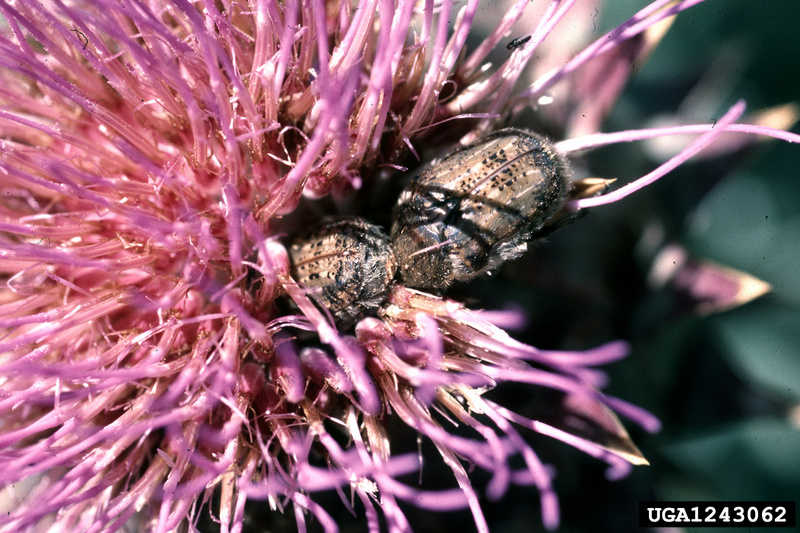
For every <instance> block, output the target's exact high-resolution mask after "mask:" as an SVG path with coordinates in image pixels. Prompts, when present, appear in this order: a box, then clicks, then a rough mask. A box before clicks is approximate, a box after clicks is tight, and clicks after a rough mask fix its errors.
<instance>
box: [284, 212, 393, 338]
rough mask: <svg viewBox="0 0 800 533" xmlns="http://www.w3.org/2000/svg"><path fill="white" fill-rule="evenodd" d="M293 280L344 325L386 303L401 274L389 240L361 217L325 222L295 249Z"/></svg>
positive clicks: (292, 251)
mask: <svg viewBox="0 0 800 533" xmlns="http://www.w3.org/2000/svg"><path fill="white" fill-rule="evenodd" d="M289 259H290V262H291V268H292V276H293V277H294V279H295V280H296V281H297V282H298V283H300V284H301V285H303V286H304V287H306V288H308V289H310V291H309V295H310V296H312V298H314V299H316V300H317V301H318V302H319V303H320V304H322V305H323V306H325V307H326V308H327V309H328V310H329V311H330V312H331V313H332V314H333V316H334V317H335V318H336V319H337V321H338V322H339V323H340V325H343V326H346V325H350V324H352V323H353V322H354V321H355V320H357V319H358V318H361V317H362V316H364V315H365V314H367V313H368V312H370V311H373V310H374V309H376V308H377V307H378V306H380V305H381V304H382V303H383V300H384V298H385V296H386V293H387V292H388V290H389V288H390V287H391V285H392V282H393V280H394V276H395V273H396V271H397V261H396V260H395V257H394V253H393V252H392V248H391V243H390V241H389V237H388V236H387V235H386V234H385V233H384V232H383V230H382V229H381V228H379V227H378V226H376V225H374V224H370V223H369V222H366V221H365V220H362V219H360V218H357V217H342V218H338V219H328V220H324V221H323V222H322V223H320V224H319V225H317V226H316V227H314V228H312V229H311V231H309V232H307V233H305V234H303V235H301V236H299V237H298V238H296V239H295V240H294V241H293V242H292V244H291V246H290V247H289Z"/></svg>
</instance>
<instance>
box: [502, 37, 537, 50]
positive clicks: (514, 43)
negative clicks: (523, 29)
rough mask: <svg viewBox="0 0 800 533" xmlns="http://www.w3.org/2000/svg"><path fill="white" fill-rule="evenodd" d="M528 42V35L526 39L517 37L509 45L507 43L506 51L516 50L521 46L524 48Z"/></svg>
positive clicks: (529, 38)
mask: <svg viewBox="0 0 800 533" xmlns="http://www.w3.org/2000/svg"><path fill="white" fill-rule="evenodd" d="M530 40H531V36H530V35H528V36H527V37H518V38H516V39H514V40H513V41H511V42H510V43H508V44H507V45H506V49H507V50H516V49H517V48H522V47H523V46H525V43H527V42H528V41H530Z"/></svg>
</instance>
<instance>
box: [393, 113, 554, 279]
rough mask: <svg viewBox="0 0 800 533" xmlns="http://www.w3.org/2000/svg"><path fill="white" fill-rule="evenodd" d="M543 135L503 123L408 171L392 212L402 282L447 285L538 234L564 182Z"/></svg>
mask: <svg viewBox="0 0 800 533" xmlns="http://www.w3.org/2000/svg"><path fill="white" fill-rule="evenodd" d="M568 174H569V172H568V167H567V164H566V162H565V161H564V159H563V158H562V157H561V156H560V155H559V154H558V153H557V152H556V151H555V149H554V148H553V146H552V144H551V143H550V142H549V141H547V140H546V139H545V138H544V137H542V136H540V135H537V134H535V133H532V132H528V131H524V130H520V129H516V128H507V129H503V130H499V131H497V132H494V133H492V134H489V135H487V136H485V137H483V138H481V139H479V140H478V141H476V142H474V143H472V144H470V145H468V146H465V147H462V148H459V149H457V150H455V151H454V152H452V153H451V154H449V155H448V156H446V157H445V158H444V159H442V160H441V161H439V162H438V163H436V164H434V165H432V166H430V167H428V168H427V169H425V170H423V171H422V172H420V173H419V174H417V175H415V176H414V177H413V178H412V179H411V181H410V182H409V183H408V185H407V186H406V188H405V190H404V191H403V192H402V193H401V195H400V198H399V199H398V203H397V205H396V206H395V210H394V213H393V223H392V230H391V238H392V247H393V249H394V253H395V256H396V258H397V261H398V266H399V270H400V276H401V279H402V281H403V283H404V284H406V285H408V286H411V287H416V288H427V289H440V290H443V289H446V288H447V287H449V286H450V285H451V284H452V283H453V282H455V281H467V280H469V279H471V278H474V277H475V276H478V275H480V274H483V273H485V272H489V271H492V270H494V269H495V268H497V267H498V266H499V265H500V264H501V263H503V262H504V261H507V260H509V259H513V258H515V257H518V256H520V255H521V254H522V253H524V252H525V251H526V250H527V243H528V241H530V240H532V239H535V238H538V237H540V236H542V232H549V231H550V229H549V228H548V229H544V228H545V225H546V224H547V222H548V221H549V220H550V219H551V217H552V216H553V215H554V214H555V213H556V212H557V211H558V210H559V209H560V208H561V206H562V204H563V201H564V198H565V197H566V196H567V193H568V191H569V188H570V185H569V180H568Z"/></svg>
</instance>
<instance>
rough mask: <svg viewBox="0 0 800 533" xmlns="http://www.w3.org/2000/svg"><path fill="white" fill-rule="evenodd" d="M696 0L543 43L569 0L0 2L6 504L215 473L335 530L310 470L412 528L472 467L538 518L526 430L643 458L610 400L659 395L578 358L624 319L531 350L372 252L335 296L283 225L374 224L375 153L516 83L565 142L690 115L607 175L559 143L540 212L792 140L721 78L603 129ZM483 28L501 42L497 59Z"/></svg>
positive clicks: (177, 509)
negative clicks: (554, 187)
mask: <svg viewBox="0 0 800 533" xmlns="http://www.w3.org/2000/svg"><path fill="white" fill-rule="evenodd" d="M699 2H700V0H686V1H678V2H667V1H664V0H658V1H655V2H652V3H651V4H650V5H648V6H647V7H645V8H644V9H643V10H642V11H640V12H639V13H637V14H635V15H634V16H633V17H632V18H631V19H629V20H628V21H626V22H625V23H623V24H622V25H621V26H619V27H618V28H616V29H614V30H613V31H612V32H610V33H609V34H607V35H605V36H603V37H601V38H599V39H597V40H595V41H594V43H591V44H588V45H587V46H586V47H585V48H583V49H582V50H580V51H576V52H574V54H573V55H572V57H571V59H569V60H568V61H565V62H564V61H559V58H557V56H556V55H555V54H556V53H557V52H558V53H560V50H561V49H562V47H560V45H559V44H558V35H559V32H560V31H561V26H560V25H559V23H560V22H561V21H562V20H563V19H564V17H565V16H566V15H567V13H568V12H569V11H570V10H573V9H581V7H579V6H577V5H576V2H574V1H558V2H551V3H548V4H543V6H544V7H542V11H541V13H538V14H537V17H538V18H537V19H536V20H537V22H536V24H535V26H532V27H530V28H528V31H527V32H526V34H525V35H523V36H520V37H518V38H515V39H514V40H513V41H511V38H510V37H509V33H510V31H511V30H512V27H515V26H514V25H515V23H516V22H517V21H518V20H519V19H520V17H521V16H522V15H523V13H524V12H525V9H528V3H529V2H528V1H527V0H523V1H519V2H516V3H514V4H512V6H511V8H510V9H509V10H508V12H507V13H506V14H505V15H504V16H503V17H502V18H501V19H500V20H499V21H495V24H496V25H495V27H493V28H492V29H491V30H490V31H489V32H488V35H486V36H485V37H484V38H483V39H482V40H481V42H480V44H478V45H477V47H474V48H472V47H470V46H468V45H467V38H468V36H470V33H471V31H472V27H473V25H474V24H475V23H476V20H477V17H478V16H479V14H480V13H481V11H480V9H481V8H480V7H479V3H478V1H477V0H471V1H468V2H466V3H464V4H463V5H454V4H453V3H452V2H450V1H443V2H440V3H433V2H426V3H422V4H420V3H417V2H410V1H406V0H397V1H396V2H393V1H389V0H379V1H368V0H365V1H364V2H361V3H360V4H358V5H354V4H352V3H347V2H344V3H337V2H327V3H326V2H322V1H318V0H308V1H297V0H288V1H285V2H274V1H269V0H267V1H262V2H256V1H251V2H228V1H222V2H209V1H205V0H201V1H198V2H194V3H190V2H186V1H182V0H170V1H162V2H159V1H149V0H137V1H133V2H114V1H111V0H100V1H95V2H83V1H77V2H61V1H57V0H56V1H53V2H48V3H46V5H43V4H41V3H39V2H34V1H29V0H18V1H15V2H9V3H2V4H0V10H1V12H2V17H3V19H4V22H3V24H2V27H1V29H0V32H1V33H0V144H1V145H2V150H1V152H2V154H1V155H0V183H1V184H2V192H3V195H2V199H0V217H2V218H0V239H2V244H1V245H0V276H2V281H3V284H2V287H0V331H1V332H2V335H0V383H2V387H1V388H0V449H2V453H1V454H0V479H1V480H2V483H3V486H4V487H6V489H5V493H4V498H3V500H4V501H3V505H4V506H5V508H4V524H3V525H2V526H0V528H2V531H23V530H29V531H38V530H45V529H46V528H48V527H50V528H51V530H54V531H55V530H59V531H67V530H74V531H77V530H81V531H117V530H119V529H121V528H123V527H129V528H134V529H137V530H141V531H172V530H175V529H178V528H188V529H194V528H196V526H197V524H198V521H199V520H200V517H201V514H203V513H204V512H205V510H203V511H202V513H201V508H202V507H203V506H204V505H205V504H207V503H208V502H211V501H214V504H213V505H211V507H212V508H211V509H210V511H211V516H212V517H213V520H215V521H217V522H219V524H220V527H221V530H222V531H241V530H242V527H243V523H244V521H245V511H244V509H245V502H246V501H247V500H263V501H265V502H266V503H265V505H269V506H270V508H271V509H273V510H275V511H276V512H286V511H291V513H293V515H294V518H295V520H296V521H297V525H298V529H299V530H301V531H302V530H305V528H306V526H307V522H310V521H316V522H319V523H320V524H321V525H322V527H323V528H324V529H325V530H326V531H334V530H336V529H337V526H336V523H335V521H334V520H333V518H332V516H331V514H330V512H329V510H328V509H325V508H324V507H323V506H322V505H320V503H318V501H317V500H316V499H315V496H316V495H317V494H318V493H319V492H321V491H336V492H338V494H339V495H340V496H341V501H342V505H343V506H345V507H346V508H351V509H355V510H356V511H357V512H358V513H359V514H362V515H364V516H365V517H366V521H367V524H368V526H369V528H370V529H371V530H379V529H381V524H382V523H383V524H385V526H386V527H388V529H389V530H391V531H403V530H407V529H409V527H410V523H409V520H408V518H407V516H406V514H405V513H406V510H407V509H408V508H409V507H408V506H409V505H410V506H412V507H413V506H416V507H419V508H426V509H431V510H436V511H447V510H451V509H459V508H465V507H466V508H469V510H470V511H471V513H472V515H473V518H474V521H475V523H476V524H477V526H478V528H479V530H481V531H485V530H487V529H488V524H487V522H486V519H485V518H484V514H483V511H482V509H481V505H480V498H481V496H482V495H484V494H485V495H486V496H487V497H488V498H490V499H492V500H494V499H498V498H501V497H502V496H503V494H504V493H505V492H506V491H507V489H508V488H509V486H511V485H533V486H535V487H536V488H537V489H538V491H539V494H540V495H541V499H540V506H541V512H542V516H543V521H544V524H545V526H546V527H547V528H549V529H553V528H555V527H556V526H557V524H558V521H559V515H558V512H559V511H558V504H557V498H556V494H555V491H554V490H553V486H552V477H553V475H554V471H553V469H552V468H550V467H548V466H547V465H545V464H544V463H543V462H542V460H541V459H540V458H539V456H538V455H537V453H536V451H535V450H534V449H533V447H532V446H531V444H530V443H529V442H528V441H527V440H526V437H525V435H526V433H531V432H535V433H539V434H542V435H546V436H548V437H551V438H553V439H556V440H560V441H563V442H565V443H567V444H569V445H571V446H574V447H575V448H578V449H579V450H581V451H584V452H585V453H587V454H589V455H592V456H595V457H597V458H599V459H601V460H603V461H605V462H607V463H608V465H609V470H608V474H609V476H610V477H612V478H617V477H620V476H623V475H625V474H626V473H627V472H628V471H629V469H630V466H631V465H632V464H643V463H646V460H645V459H644V458H643V457H642V456H641V454H640V453H639V451H638V450H637V449H636V447H635V446H634V445H633V443H632V442H631V440H630V438H629V437H628V435H627V433H626V431H625V429H624V427H623V426H622V424H621V423H620V421H619V420H618V419H617V415H616V414H615V413H617V414H619V415H622V416H623V417H625V418H628V419H630V420H632V421H633V422H634V423H636V424H638V425H640V426H643V427H644V428H645V429H646V430H648V431H655V430H657V429H658V425H659V424H658V421H657V420H656V419H655V418H654V417H653V416H652V415H650V414H648V413H646V412H645V411H643V410H641V409H639V408H637V407H635V406H633V405H630V404H628V403H626V402H624V401H621V400H619V399H616V398H613V397H610V396H608V395H605V394H603V393H601V392H600V389H601V388H602V387H603V386H604V385H605V375H604V374H603V373H602V372H601V371H600V370H597V369H596V368H595V367H596V366H598V365H602V364H605V363H608V362H611V361H614V360H617V359H620V358H622V357H624V356H625V355H626V353H627V350H628V348H627V345H626V344H625V343H624V342H621V341H613V340H610V341H609V342H608V343H607V344H604V345H602V346H599V347H587V349H586V350H584V351H547V350H540V349H536V348H533V347H531V346H528V345H525V344H523V343H521V342H518V341H516V340H514V338H512V337H511V336H510V335H509V334H507V333H506V332H505V330H504V329H502V328H501V326H504V327H506V328H507V329H511V328H513V327H514V326H515V325H519V323H520V322H521V316H520V314H519V313H515V312H497V311H494V312H490V311H473V310H470V309H468V308H467V306H466V305H465V304H464V303H461V302H459V301H456V300H455V299H451V298H448V297H447V296H441V295H438V294H431V293H429V292H424V291H421V290H416V289H413V288H410V287H409V286H406V285H404V284H403V280H402V279H399V280H398V279H397V278H396V276H395V275H394V270H393V269H391V268H389V269H388V270H387V271H386V272H387V280H386V282H385V287H384V288H383V289H382V292H380V294H378V295H374V297H373V298H372V300H370V304H369V305H366V306H363V309H361V308H359V309H358V312H353V313H351V314H352V315H353V316H352V317H351V318H353V320H352V323H351V324H344V323H343V322H342V321H341V320H339V318H340V317H337V316H334V315H335V313H333V312H332V311H334V310H333V309H331V307H332V306H333V304H332V303H330V301H327V302H326V300H325V299H324V298H322V297H321V293H320V291H319V289H318V288H315V287H314V286H313V284H312V283H304V282H303V280H300V279H297V278H298V276H297V273H296V272H297V271H296V270H293V264H292V261H291V260H290V254H289V251H288V250H287V248H289V243H290V242H292V239H294V238H296V236H297V235H299V234H301V233H302V232H304V231H306V230H307V229H308V228H310V227H312V226H313V225H315V224H316V223H317V222H318V221H319V220H320V219H322V218H323V217H324V216H325V215H334V214H336V215H342V214H348V215H358V216H361V217H364V218H370V219H373V220H372V222H374V223H377V224H387V223H388V222H389V221H388V217H387V216H386V215H385V214H382V213H381V210H382V209H384V208H386V207H387V206H391V205H393V203H394V200H395V199H396V197H397V195H396V194H395V192H396V191H395V189H398V190H399V184H400V179H399V178H398V177H397V176H398V172H397V171H398V170H404V169H405V165H411V164H414V158H415V157H416V158H419V159H425V160H427V159H429V156H430V157H432V156H441V155H443V152H442V150H440V147H442V146H450V147H452V146H455V145H457V144H458V143H459V142H461V143H462V144H466V143H468V142H472V141H474V140H475V139H477V138H480V137H481V136H482V135H483V134H485V133H488V132H490V131H493V130H496V129H498V128H499V127H500V125H501V124H504V123H505V122H506V121H508V120H513V119H514V118H515V117H518V116H519V114H520V113H521V112H523V111H524V110H527V111H528V112H529V111H530V110H534V111H536V112H537V113H539V114H540V116H541V117H542V118H543V120H542V121H543V122H549V123H551V124H554V125H557V126H558V128H559V129H560V133H561V134H563V136H564V137H565V138H564V140H561V141H559V142H557V143H555V144H554V146H555V150H557V151H558V152H559V153H560V154H561V155H562V156H563V157H567V158H568V157H570V156H571V155H574V154H575V153H576V152H579V151H583V150H587V149H590V148H595V147H599V146H603V145H605V144H610V143H618V142H629V141H634V140H641V139H648V138H655V137H662V136H674V135H677V134H684V133H685V134H695V135H699V137H697V139H696V140H695V141H694V142H693V143H691V144H689V145H688V146H686V147H685V148H683V149H682V150H681V151H679V152H678V153H677V154H676V155H674V156H673V157H672V158H671V159H669V160H668V161H667V162H666V163H664V164H663V165H662V166H660V167H658V168H657V169H655V170H654V171H653V172H651V173H650V174H648V175H647V176H645V177H643V178H642V179H641V180H639V181H636V182H634V183H633V184H630V185H627V186H624V187H621V188H618V189H616V190H614V191H612V192H610V193H608V194H605V195H599V194H600V193H601V192H602V191H604V190H606V188H607V186H608V184H609V182H608V181H607V180H602V179H596V178H591V177H588V176H584V175H580V174H579V173H578V172H576V173H575V174H576V175H575V176H573V179H572V182H571V185H570V189H569V192H568V193H567V197H566V201H565V202H564V203H563V205H561V206H559V209H560V210H559V211H558V213H556V214H555V215H554V217H553V220H554V221H555V220H558V219H561V218H571V217H573V216H574V215H575V213H576V212H577V211H579V210H582V209H585V208H587V207H593V206H598V205H602V204H604V203H607V202H611V201H615V200H617V199H620V198H622V197H623V196H625V195H626V194H629V193H631V192H633V191H635V190H636V189H637V188H639V187H641V186H644V185H646V184H648V183H651V182H652V181H654V180H655V179H658V178H660V177H661V176H663V175H665V174H666V173H668V172H669V171H670V170H672V169H674V168H675V167H677V166H678V165H680V164H681V163H683V162H684V161H685V160H686V159H688V158H689V157H691V156H693V155H695V154H696V153H697V152H698V151H699V150H700V149H701V148H702V147H704V146H706V145H707V144H708V143H710V142H711V141H713V140H715V139H716V137H719V136H721V135H727V134H731V133H747V134H761V135H767V136H772V137H776V138H780V139H783V140H787V141H791V142H797V141H798V137H797V136H796V135H792V134H789V133H785V132H782V131H780V130H776V129H772V128H770V127H767V126H762V125H759V124H754V125H747V124H738V123H736V120H737V118H738V117H739V116H740V115H741V113H742V111H743V106H742V105H740V104H737V105H736V106H734V107H733V108H732V109H731V111H730V112H729V113H728V114H726V115H725V116H724V117H723V118H722V119H720V120H719V121H717V123H716V125H711V124H707V125H696V126H673V127H665V128H660V129H648V130H641V131H628V132H620V133H616V134H604V133H600V132H599V128H600V124H601V120H602V118H603V117H604V116H605V114H606V113H607V112H608V110H609V109H610V107H611V105H612V104H613V97H612V95H614V94H616V93H617V92H618V91H617V89H619V88H621V87H622V85H623V84H624V83H625V81H626V80H627V78H628V75H629V74H630V65H631V64H632V63H633V61H632V60H631V59H630V58H631V57H633V58H640V57H643V56H644V55H646V54H647V53H648V52H649V51H650V50H651V49H652V48H653V46H654V45H655V44H656V43H657V41H658V36H659V35H660V34H659V32H660V31H661V30H662V29H663V25H664V24H665V21H667V20H669V19H670V18H671V17H673V16H674V15H676V14H677V13H679V12H681V11H683V10H685V9H687V8H688V7H691V6H692V5H694V4H697V3H699ZM509 41H511V44H512V45H513V46H509V47H508V48H507V47H506V43H508V42H509ZM496 50H501V51H502V52H505V53H506V54H507V55H506V59H505V60H504V62H503V63H502V64H500V65H499V66H497V67H493V66H491V65H490V64H489V63H488V62H487V57H488V56H489V54H490V52H493V51H496ZM538 56H541V57H542V59H541V60H540V59H538V58H537V57H538ZM534 58H537V60H536V61H535V62H534V61H533V60H534ZM603 72H606V73H610V74H608V75H601V73H603ZM569 84H572V86H574V87H578V88H579V89H581V90H578V91H565V87H568V85H569ZM595 87H596V88H597V90H596V91H594V88H595ZM589 88H592V89H593V90H589ZM595 95H600V97H599V98H597V99H596V101H594V102H592V101H590V98H591V97H593V96H595ZM547 102H551V105H544V104H545V103H547ZM580 117H583V118H580ZM712 126H713V127H712ZM427 145H430V146H432V147H435V148H433V149H426V148H425V147H426V146H427ZM392 191H394V192H392ZM386 197H391V198H392V200H391V201H390V202H389V203H388V204H387V203H386V201H385V198H386ZM382 202H383V203H382ZM386 212H388V209H387V210H386ZM387 246H388V245H387ZM345 252H346V253H347V254H349V253H350V252H351V250H350V249H349V248H347V247H343V249H342V250H341V253H343V254H344V253H345ZM390 252H391V250H390ZM345 255H346V254H345ZM348 257H349V255H348ZM387 261H388V260H387V259H382V260H381V261H380V262H381V264H382V265H384V266H385V264H386V263H387ZM306 281H308V280H306ZM728 296H729V295H727V294H726V297H728ZM359 298H361V296H358V297H356V298H355V301H356V303H363V302H362V300H360V299H359ZM320 302H322V303H323V304H325V305H320ZM508 383H519V384H524V385H526V386H530V387H532V388H544V389H549V390H552V391H556V392H557V393H558V395H559V398H560V399H561V400H560V403H561V405H560V409H561V412H563V413H567V414H568V415H570V416H571V417H572V418H573V419H580V420H582V421H583V422H584V424H583V425H582V426H581V427H578V425H572V426H571V425H569V424H558V423H550V422H548V421H545V420H540V419H532V418H527V417H525V416H523V415H521V414H518V413H515V412H513V411H511V410H508V409H506V408H505V407H503V406H502V405H500V404H498V403H495V402H493V401H492V400H491V399H490V397H489V395H487V394H485V393H486V392H487V391H489V390H491V389H494V388H499V387H503V386H504V385H505V384H508ZM398 425H399V426H402V427H405V428H407V429H408V430H409V431H411V432H414V433H416V434H418V435H420V436H421V437H422V438H423V439H424V440H425V442H430V443H432V444H433V446H434V448H435V450H436V452H437V453H438V456H439V460H440V461H441V462H442V463H443V464H444V465H446V466H447V468H448V469H449V471H450V473H451V474H452V478H451V483H450V485H449V488H445V489H435V490H434V489H430V488H427V487H426V486H425V484H424V483H422V484H420V483H411V482H409V479H415V477H414V476H416V475H419V471H420V469H421V467H422V464H421V460H420V457H419V456H418V455H417V453H415V452H414V451H412V450H403V449H402V446H399V445H396V442H395V440H394V439H393V431H394V430H395V428H396V427H397V426H398ZM587 428H588V429H591V431H589V430H588V429H587ZM598 435H601V436H602V438H600V437H598ZM474 467H477V468H479V469H482V470H485V471H487V472H489V473H490V479H489V481H488V484H487V485H486V487H485V488H476V487H474V486H473V481H472V479H471V476H470V471H471V469H472V468H474ZM214 495H216V496H215V499H214V500H212V496H214Z"/></svg>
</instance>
